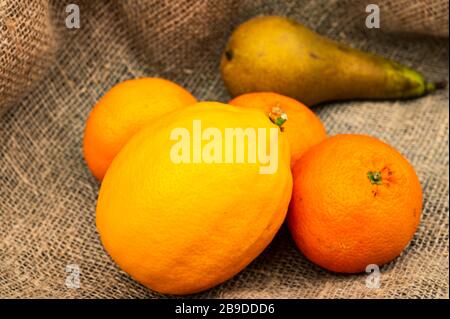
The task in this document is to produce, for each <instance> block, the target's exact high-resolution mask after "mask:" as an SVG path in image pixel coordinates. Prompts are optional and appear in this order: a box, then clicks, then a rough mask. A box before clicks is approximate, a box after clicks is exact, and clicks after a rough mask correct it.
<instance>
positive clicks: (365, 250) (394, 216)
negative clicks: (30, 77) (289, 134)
mask: <svg viewBox="0 0 450 319" xmlns="http://www.w3.org/2000/svg"><path fill="white" fill-rule="evenodd" d="M368 172H380V173H381V176H382V180H381V183H380V185H378V184H376V183H375V184H373V183H372V181H371V180H370V179H369V177H368ZM293 175H294V188H293V193H292V199H291V203H290V208H289V213H288V225H289V228H290V231H291V233H292V237H293V239H294V241H295V242H296V244H297V246H298V247H299V249H300V250H301V251H302V253H303V254H304V255H305V256H306V257H307V258H308V259H309V260H311V261H312V262H314V263H315V264H317V265H319V266H321V267H323V268H325V269H328V270H331V271H334V272H341V273H358V272H363V271H365V269H366V266H368V265H369V264H376V265H378V266H381V265H383V264H385V263H387V262H389V261H391V260H393V259H394V258H396V257H397V256H398V255H400V253H401V252H402V251H403V250H404V249H405V247H406V246H407V245H408V243H409V242H410V240H411V239H412V237H413V235H414V233H415V231H416V228H417V226H418V224H419V221H420V215H421V211H422V190H421V187H420V183H419V179H418V177H417V175H416V173H415V171H414V168H413V167H412V166H411V165H410V164H409V163H408V161H407V160H406V159H405V158H404V157H403V156H402V155H401V154H400V153H399V152H397V151H396V150H395V149H394V148H392V147H391V146H389V145H387V144H385V143H383V142H381V141H380V140H377V139H375V138H373V137H369V136H364V135H351V134H346V135H337V136H333V137H330V138H328V139H327V140H325V141H324V142H322V143H320V144H318V145H316V146H314V147H312V148H311V149H310V150H309V151H308V152H306V153H305V154H304V156H303V157H302V158H301V159H300V161H298V162H297V163H296V165H295V167H294V169H293Z"/></svg>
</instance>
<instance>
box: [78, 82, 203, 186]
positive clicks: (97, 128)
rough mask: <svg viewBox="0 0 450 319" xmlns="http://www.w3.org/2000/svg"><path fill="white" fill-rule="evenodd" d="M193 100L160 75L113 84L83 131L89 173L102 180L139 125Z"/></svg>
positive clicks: (179, 87) (182, 89) (189, 94)
mask: <svg viewBox="0 0 450 319" xmlns="http://www.w3.org/2000/svg"><path fill="white" fill-rule="evenodd" d="M196 102H197V100H196V99H195V98H194V97H193V96H192V94H191V93H189V92H188V91H187V90H185V89H184V88H182V87H181V86H179V85H178V84H176V83H174V82H171V81H168V80H165V79H161V78H139V79H133V80H128V81H124V82H121V83H119V84H117V85H115V86H114V87H112V88H111V89H110V90H109V91H108V92H107V93H106V94H105V95H104V96H103V97H102V98H101V99H100V100H99V101H98V103H97V104H96V105H95V107H94V108H93V110H92V112H91V114H90V115H89V118H88V120H87V123H86V129H85V131H84V140H83V153H84V158H85V160H86V163H87V165H88V167H89V169H90V170H91V172H92V174H93V175H94V176H95V177H96V178H97V179H98V180H102V179H103V176H104V175H105V173H106V171H107V169H108V167H109V165H110V164H111V162H112V160H113V159H114V157H115V156H116V155H117V153H118V152H119V151H120V150H121V149H122V147H123V146H124V145H125V143H126V142H127V141H128V140H129V139H130V138H131V137H132V136H133V135H134V134H135V133H136V132H138V131H139V130H140V129H141V128H142V127H144V126H145V125H146V124H148V123H150V122H151V121H153V120H154V119H156V118H158V117H160V116H161V115H163V114H166V113H168V112H171V111H174V110H177V109H179V108H183V107H186V106H188V105H191V104H194V103H196Z"/></svg>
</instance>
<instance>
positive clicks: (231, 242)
mask: <svg viewBox="0 0 450 319" xmlns="http://www.w3.org/2000/svg"><path fill="white" fill-rule="evenodd" d="M199 123H200V124H199ZM200 127H201V130H200ZM230 128H231V129H233V130H234V129H236V128H237V129H239V128H241V129H246V130H250V131H253V132H255V130H257V131H258V132H259V130H263V131H264V132H266V133H265V135H264V134H259V133H258V134H255V136H258V140H259V141H260V142H261V145H260V144H259V142H258V146H259V147H261V146H262V145H266V147H267V153H266V154H271V155H270V156H271V158H272V160H273V161H272V162H271V163H277V169H275V170H273V171H272V172H265V173H262V171H261V168H262V167H266V165H267V164H269V162H268V161H265V160H261V159H260V157H259V156H258V157H256V160H255V161H251V160H250V159H251V158H252V154H255V152H256V149H255V148H252V147H250V146H249V143H251V142H249V141H250V139H248V140H247V139H246V140H245V141H246V142H244V143H240V142H239V143H238V140H239V141H242V139H241V138H239V139H238V137H237V135H235V137H234V139H230V136H231V135H229V134H228V133H227V132H229V131H228V130H229V129H230ZM269 131H270V134H269ZM199 132H200V133H199ZM277 132H279V133H277ZM272 133H274V134H277V135H276V136H278V138H277V139H275V137H274V136H275V135H273V136H272V135H271V134H272ZM227 134H228V135H227ZM250 135H251V134H250V133H249V136H250ZM227 136H228V139H227ZM181 138H182V139H186V140H185V141H189V142H186V143H184V144H180V143H181V140H179V139H181ZM213 141H214V143H216V144H214V145H216V147H211V145H212V144H210V143H213ZM230 141H231V142H230ZM233 141H234V142H233ZM230 143H231V144H230ZM232 143H235V144H236V145H241V146H244V147H242V148H238V147H237V146H235V147H234V148H231V150H232V153H231V152H230V149H229V148H228V146H229V145H232ZM269 147H270V148H269ZM275 149H277V151H275ZM259 150H260V149H259V148H258V151H259ZM261 150H262V148H261ZM269 150H270V151H269ZM272 151H273V152H272ZM227 154H231V155H232V156H229V155H227ZM241 155H242V158H241V160H239V158H240V156H241ZM216 156H217V157H216ZM227 156H229V159H231V160H230V161H227V159H226V158H227ZM289 160H290V152H289V144H288V141H287V139H286V137H285V136H284V134H283V133H282V132H280V129H279V127H278V126H276V125H274V124H273V123H272V122H271V121H270V120H269V119H268V118H267V116H266V115H265V114H264V113H263V112H261V111H259V110H251V109H244V108H237V107H233V106H229V105H225V104H221V103H215V102H202V103H198V104H196V105H194V106H189V107H187V108H184V109H181V110H177V111H174V112H172V113H170V114H167V115H164V116H162V117H160V118H158V119H156V120H155V121H154V122H152V124H151V125H148V126H146V127H145V128H143V129H142V130H141V131H139V132H138V133H136V134H135V135H134V136H133V137H132V138H131V139H130V140H129V141H128V143H127V144H126V145H125V146H124V147H123V149H122V150H121V151H120V152H119V154H118V155H117V156H116V158H114V160H113V162H112V164H111V166H110V168H109V169H108V171H107V173H106V175H105V178H104V179H103V182H102V185H101V188H100V193H99V198H98V204H97V210H96V221H97V229H98V232H99V234H100V238H101V241H102V243H103V245H104V247H105V249H106V251H107V252H108V253H109V254H110V256H111V257H112V259H113V260H114V261H115V262H116V263H117V264H118V265H119V266H120V267H121V268H122V269H123V270H124V271H126V272H127V273H128V274H130V275H131V276H132V277H133V278H134V279H136V280H137V281H139V282H140V283H142V284H143V285H145V286H147V287H149V288H151V289H154V290H156V291H159V292H162V293H170V294H188V293H193V292H197V291H202V290H205V289H208V288H210V287H212V286H215V285H217V284H219V283H221V282H223V281H225V280H227V279H229V278H230V277H232V276H233V275H235V274H236V273H238V272H239V271H240V270H242V269H243V268H244V267H245V266H246V265H247V264H249V263H250V262H251V261H252V260H253V259H254V258H255V257H256V256H258V255H259V254H260V253H261V252H262V251H263V249H264V248H265V247H266V246H267V245H268V244H269V242H270V241H271V240H272V238H273V237H274V235H275V233H276V232H277V230H278V229H279V227H280V225H281V224H282V223H283V220H284V218H285V215H286V212H287V209H288V205H289V200H290V197H291V191H292V176H291V172H290V163H289Z"/></svg>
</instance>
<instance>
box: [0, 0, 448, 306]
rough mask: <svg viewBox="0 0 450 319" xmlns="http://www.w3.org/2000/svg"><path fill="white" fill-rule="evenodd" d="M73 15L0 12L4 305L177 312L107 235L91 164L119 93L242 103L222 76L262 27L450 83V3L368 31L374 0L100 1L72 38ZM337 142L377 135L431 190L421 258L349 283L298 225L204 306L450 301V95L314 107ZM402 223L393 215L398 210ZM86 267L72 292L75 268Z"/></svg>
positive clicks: (412, 8)
mask: <svg viewBox="0 0 450 319" xmlns="http://www.w3.org/2000/svg"><path fill="white" fill-rule="evenodd" d="M69 3H70V2H67V3H65V1H56V0H55V1H47V0H30V1H15V0H0V110H2V111H1V112H2V113H3V116H2V117H1V118H0V297H62V298H73V297H77V298H100V297H103V298H105V297H106V298H109V297H112V298H131V297H137V298H149V297H150V298H154V297H167V296H163V295H160V294H158V293H155V292H153V291H151V290H149V289H147V288H145V287H143V286H141V285H140V284H138V283H136V282H135V281H133V280H132V279H131V278H130V277H129V276H128V275H126V274H125V273H124V272H122V271H121V270H120V269H118V267H117V266H116V265H115V264H114V263H113V262H112V261H111V259H110V258H109V256H108V255H107V254H106V253H105V251H104V250H103V248H102V245H101V243H100V241H99V238H98V235H97V232H96V229H95V205H96V198H97V193H98V188H99V184H98V183H97V182H96V180H95V179H94V178H93V177H92V176H91V174H90V172H89V171H88V169H87V168H86V165H85V163H84V161H83V157H82V136H83V129H84V123H85V121H86V118H87V116H88V114H89V111H90V110H91V108H92V107H93V105H94V104H95V102H96V101H97V100H98V99H99V98H100V97H101V96H102V95H103V94H104V93H105V92H106V91H107V90H108V89H109V88H111V87H112V86H113V85H114V84H116V83H118V82H120V81H122V80H125V79H130V78H135V77H141V76H162V77H165V78H168V79H171V80H174V81H176V82H178V83H180V84H181V85H184V86H185V87H187V88H188V89H189V90H191V91H192V92H193V93H194V94H195V95H196V96H197V97H198V98H199V99H201V100H218V101H227V100H228V99H229V96H228V94H227V93H226V90H225V89H224V86H223V83H222V81H221V78H220V74H219V71H218V66H219V57H220V53H221V51H222V49H223V47H224V45H225V43H226V40H227V37H228V36H229V35H230V33H231V31H232V30H233V28H234V27H236V26H237V25H238V24H239V23H241V22H243V21H245V20H247V19H249V18H251V17H254V16H256V15H260V14H279V15H285V16H288V17H291V18H293V19H296V20H297V21H299V22H301V23H303V24H305V25H307V26H308V27H310V28H312V29H314V30H316V31H317V32H319V33H321V34H324V35H327V36H329V37H331V38H334V39H336V40H339V41H342V42H344V43H348V44H350V45H353V46H354V47H357V48H361V49H365V50H370V51H373V52H376V53H379V54H382V55H384V56H387V57H390V58H395V59H397V60H399V61H401V62H402V63H404V64H407V65H410V66H412V67H415V68H417V69H418V70H419V71H421V72H423V73H424V74H425V75H426V76H427V77H428V78H429V79H430V80H433V81H440V80H447V81H448V38H446V36H448V1H438V0H427V1H417V0H416V1H409V0H408V1H405V0H399V1H393V0H392V1H378V3H379V4H380V8H381V29H367V28H365V25H364V21H365V19H366V16H367V13H365V8H366V5H367V4H369V3H371V1H334V0H329V1H327V0H320V1H288V0H286V1H281V0H280V1H265V0H258V1H234V0H231V1H187V0H183V1H134V0H129V1H120V2H119V1H117V2H116V1H100V0H98V1H92V0H91V1H87V0H78V1H75V3H77V4H79V5H80V11H81V28H80V29H71V30H69V29H67V28H65V25H64V20H65V18H66V16H67V13H66V12H65V6H66V5H67V4H69ZM313 109H314V110H315V111H316V112H317V114H318V115H319V116H320V118H321V119H322V120H323V121H324V123H325V125H326V128H327V130H328V132H329V134H330V135H334V134H338V133H364V134H370V135H373V136H376V137H378V138H380V139H382V140H384V141H386V142H387V143H389V144H391V145H392V146H394V147H395V148H397V149H398V150H399V151H400V152H402V153H403V154H404V155H405V156H406V157H407V158H408V160H409V161H410V162H411V163H412V164H413V165H414V167H415V168H416V170H417V173H418V175H419V178H420V181H421V184H422V186H423V190H424V209H423V216H422V221H421V224H420V226H419V228H418V231H417V233H416V235H415V237H414V239H413V241H412V242H411V244H410V246H409V247H408V248H407V249H406V250H405V251H404V253H403V254H402V255H401V256H400V257H399V258H397V259H396V260H395V261H393V262H391V263H389V264H388V265H385V266H383V267H382V268H381V287H380V288H379V289H369V288H366V286H365V280H366V278H367V275H366V274H361V275H338V274H333V273H330V272H327V271H325V270H322V269H320V268H318V267H316V266H314V265H313V264H311V263H310V262H308V261H307V260H306V259H305V258H304V257H303V256H302V254H301V253H300V252H299V251H298V250H297V249H296V247H295V245H294V243H293V241H292V240H291V239H290V237H289V234H288V232H287V229H286V227H285V226H283V228H282V229H281V230H280V232H279V234H278V235H277V236H276V238H275V239H274V241H273V242H272V243H271V245H270V246H269V247H268V248H267V249H266V250H265V251H264V253H263V254H262V255H261V256H260V257H258V258H257V259H256V260H255V261H254V262H253V263H252V264H251V265H250V266H249V267H247V268H246V269H245V270H244V271H242V272H241V273H240V274H238V275H237V276H235V277H234V278H233V279H231V280H229V281H227V282H226V283H224V284H222V285H220V286H218V287H215V288H213V289H211V290H208V291H206V292H203V293H199V294H195V295H193V297H212V298H222V297H226V298H239V297H249V298H265V297H273V298H361V297H367V298H418V297H422V298H444V297H445V298H448V296H449V294H448V283H449V281H448V280H449V278H448V271H449V268H448V266H449V265H448V251H449V244H448V231H449V229H448V220H449V217H448V200H449V197H448V196H449V194H448V185H449V178H448V175H449V171H448V159H449V156H448V146H449V144H448V135H449V130H448V119H449V105H448V88H445V89H444V90H441V91H438V92H435V93H433V94H431V95H428V96H426V97H423V98H420V99H414V100H406V101H358V102H342V103H329V104H327V105H323V106H320V107H314V108H313ZM393 213H395V211H393ZM69 264H78V265H79V267H80V270H81V276H80V281H81V287H80V288H79V289H70V288H68V287H66V285H65V280H66V277H67V276H68V274H69V273H67V272H66V266H67V265H69Z"/></svg>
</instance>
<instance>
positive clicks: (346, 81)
mask: <svg viewBox="0 0 450 319" xmlns="http://www.w3.org/2000/svg"><path fill="white" fill-rule="evenodd" d="M221 73H222V78H223V80H224V82H225V85H226V87H227V89H228V91H229V92H230V94H231V95H232V96H237V95H240V94H243V93H248V92H262V91H271V92H277V93H280V94H283V95H287V96H290V97H293V98H295V99H297V100H299V101H301V102H303V103H305V104H307V105H313V104H318V103H321V102H326V101H336V100H348V99H398V98H408V97H416V96H421V95H423V94H425V93H427V92H430V91H433V90H435V84H434V83H429V82H426V81H425V79H424V77H423V75H421V74H420V73H418V72H416V71H414V70H412V69H410V68H408V67H405V66H403V65H401V64H399V63H397V62H394V61H391V60H387V59H385V58H382V57H380V56H377V55H375V54H371V53H366V52H362V51H359V50H356V49H353V48H351V47H349V46H346V45H343V44H340V43H337V42H335V41H332V40H330V39H328V38H325V37H323V36H320V35H318V34H317V33H315V32H313V31H311V30H310V29H308V28H306V27H305V26H303V25H301V24H299V23H297V22H295V21H292V20H289V19H287V18H283V17H278V16H265V17H256V18H253V19H251V20H249V21H247V22H245V23H243V24H242V25H240V26H239V27H238V28H237V29H236V30H235V31H234V32H233V34H232V35H231V37H230V39H229V41H228V44H227V46H226V48H225V50H224V53H223V55H222V60H221Z"/></svg>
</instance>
